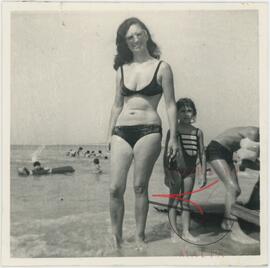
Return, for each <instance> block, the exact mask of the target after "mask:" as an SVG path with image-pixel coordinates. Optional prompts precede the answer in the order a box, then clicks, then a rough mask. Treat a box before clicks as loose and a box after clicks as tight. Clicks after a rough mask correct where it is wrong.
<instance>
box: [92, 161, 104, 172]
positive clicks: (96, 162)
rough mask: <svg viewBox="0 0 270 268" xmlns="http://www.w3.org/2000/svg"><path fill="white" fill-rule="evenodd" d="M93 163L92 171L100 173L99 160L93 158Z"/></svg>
mask: <svg viewBox="0 0 270 268" xmlns="http://www.w3.org/2000/svg"><path fill="white" fill-rule="evenodd" d="M93 163H94V166H95V170H94V173H96V174H100V173H102V170H101V168H100V162H99V159H98V158H94V160H93Z"/></svg>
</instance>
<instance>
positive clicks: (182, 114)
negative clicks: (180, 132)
mask: <svg viewBox="0 0 270 268" xmlns="http://www.w3.org/2000/svg"><path fill="white" fill-rule="evenodd" d="M177 117H178V119H179V120H180V122H181V123H186V124H190V123H191V122H192V119H193V118H194V111H193V109H192V108H191V107H190V106H183V107H181V108H180V109H179V110H178V111H177Z"/></svg>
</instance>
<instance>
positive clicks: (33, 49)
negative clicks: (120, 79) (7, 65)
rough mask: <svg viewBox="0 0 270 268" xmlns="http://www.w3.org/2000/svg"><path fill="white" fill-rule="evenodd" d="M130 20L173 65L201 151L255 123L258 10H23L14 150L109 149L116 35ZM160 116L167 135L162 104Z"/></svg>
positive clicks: (17, 43) (18, 24)
mask: <svg viewBox="0 0 270 268" xmlns="http://www.w3.org/2000/svg"><path fill="white" fill-rule="evenodd" d="M131 16H136V17H138V18H139V19H141V20H142V21H143V22H144V23H145V24H146V26H147V27H148V28H149V30H150V32H151V34H152V38H153V39H154V41H155V42H156V43H157V44H158V45H159V47H160V49H161V52H162V56H161V58H162V60H164V61H166V62H168V63H169V64H170V66H171V68H172V70H173V75H174V86H175V95H176V100H177V99H178V98H180V97H190V98H192V99H193V100H194V102H195V104H196V107H197V112H198V115H197V121H196V123H195V126H197V127H200V128H201V129H202V130H203V132H204V136H205V143H208V142H209V141H210V140H211V139H212V138H214V137H215V136H216V135H218V134H219V133H220V132H222V131H223V130H225V129H227V128H230V127H234V126H248V125H254V126H258V125H259V82H258V79H259V77H258V72H259V70H258V24H257V23H258V14H257V11H256V10H246V11H244V10H241V11H239V10H223V11H222V10H177V9H176V8H171V9H166V8H163V9H162V10H161V9H151V8H144V9H142V8H137V9H128V8H127V9H125V10H121V9H110V8H108V9H99V10H98V9H96V10H95V8H94V7H93V9H92V10H89V9H88V10H85V11H82V10H80V11H63V10H62V11H32V12H29V11H20V12H13V14H12V17H11V37H10V38H11V40H10V42H11V43H10V44H11V45H10V48H11V50H10V53H11V57H10V59H11V81H10V82H11V87H10V90H11V106H10V107H11V108H10V111H11V144H43V145H50V144H96V143H105V141H106V135H107V129H108V122H109V117H110V110H111V106H112V103H113V99H114V93H115V71H114V69H113V67H112V66H113V58H114V55H115V53H116V48H115V38H116V31H117V28H118V26H119V25H120V23H121V22H122V21H123V20H124V19H126V18H128V17H131ZM158 112H159V114H160V116H161V118H162V125H163V133H166V131H167V129H168V120H167V115H166V109H165V105H164V100H163V98H162V100H161V102H160V105H159V107H158ZM164 136H165V135H164Z"/></svg>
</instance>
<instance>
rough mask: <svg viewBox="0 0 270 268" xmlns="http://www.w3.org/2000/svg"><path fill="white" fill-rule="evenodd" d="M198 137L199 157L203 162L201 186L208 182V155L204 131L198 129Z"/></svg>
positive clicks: (200, 175)
mask: <svg viewBox="0 0 270 268" xmlns="http://www.w3.org/2000/svg"><path fill="white" fill-rule="evenodd" d="M198 137H199V150H200V151H199V157H200V160H201V161H200V162H201V169H200V174H199V178H200V181H199V185H200V187H203V186H205V185H206V183H207V177H206V168H207V167H206V155H205V150H204V141H203V132H202V131H201V130H200V129H199V131H198Z"/></svg>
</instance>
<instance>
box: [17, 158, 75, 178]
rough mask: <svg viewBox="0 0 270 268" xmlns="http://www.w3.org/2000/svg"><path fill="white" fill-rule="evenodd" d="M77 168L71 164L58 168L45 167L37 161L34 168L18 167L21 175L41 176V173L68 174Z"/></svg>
mask: <svg viewBox="0 0 270 268" xmlns="http://www.w3.org/2000/svg"><path fill="white" fill-rule="evenodd" d="M37 162H38V161H37ZM74 171H75V169H74V168H73V167H71V166H63V167H56V168H48V167H46V168H43V167H41V165H40V164H38V163H36V164H35V166H34V168H33V169H32V170H29V169H27V168H26V167H22V168H18V174H19V176H23V177H26V176H29V175H33V176H41V175H50V174H66V173H73V172H74Z"/></svg>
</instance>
